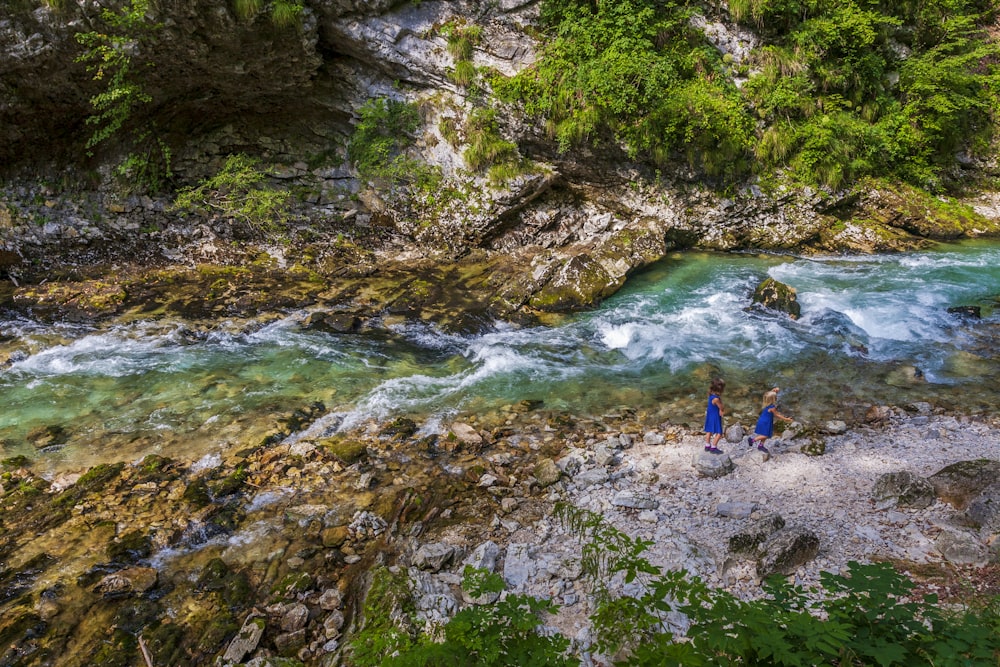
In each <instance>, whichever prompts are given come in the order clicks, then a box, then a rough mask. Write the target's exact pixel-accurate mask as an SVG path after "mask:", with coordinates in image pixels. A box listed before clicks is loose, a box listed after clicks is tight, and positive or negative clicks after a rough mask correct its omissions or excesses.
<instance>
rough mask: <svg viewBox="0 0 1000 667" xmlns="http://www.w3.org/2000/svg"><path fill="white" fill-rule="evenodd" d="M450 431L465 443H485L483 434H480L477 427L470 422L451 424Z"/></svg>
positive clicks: (472, 444)
mask: <svg viewBox="0 0 1000 667" xmlns="http://www.w3.org/2000/svg"><path fill="white" fill-rule="evenodd" d="M450 431H451V433H453V434H454V435H455V437H456V438H458V441H459V442H461V443H462V444H463V445H471V446H476V445H481V444H483V436H481V435H479V433H478V432H477V431H476V429H474V428H472V427H471V426H469V425H468V424H463V423H461V422H455V423H454V424H452V425H451V429H450Z"/></svg>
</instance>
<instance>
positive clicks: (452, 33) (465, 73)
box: [441, 24, 483, 86]
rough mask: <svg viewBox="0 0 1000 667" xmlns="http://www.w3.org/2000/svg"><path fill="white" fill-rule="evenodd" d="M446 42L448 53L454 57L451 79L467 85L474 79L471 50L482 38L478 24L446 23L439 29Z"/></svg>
mask: <svg viewBox="0 0 1000 667" xmlns="http://www.w3.org/2000/svg"><path fill="white" fill-rule="evenodd" d="M441 33H442V34H443V35H444V37H445V39H446V40H447V42H448V53H449V54H451V57H452V58H454V59H455V67H454V69H453V70H452V71H451V73H450V75H449V76H450V77H451V80H452V81H454V82H455V83H457V84H458V85H460V86H469V85H471V84H472V83H473V82H474V81H475V80H476V67H475V65H473V64H472V51H473V49H474V48H475V47H476V45H477V44H479V42H480V40H482V38H483V29H482V28H481V27H480V26H477V25H473V26H467V27H465V26H459V25H456V24H447V25H445V26H444V27H443V28H442V29H441Z"/></svg>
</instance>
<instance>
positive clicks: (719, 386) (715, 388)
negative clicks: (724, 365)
mask: <svg viewBox="0 0 1000 667" xmlns="http://www.w3.org/2000/svg"><path fill="white" fill-rule="evenodd" d="M725 388H726V381H725V380H723V379H722V378H715V379H714V380H712V384H711V386H709V388H708V390H709V391H710V392H712V393H713V394H721V393H722V390H723V389H725Z"/></svg>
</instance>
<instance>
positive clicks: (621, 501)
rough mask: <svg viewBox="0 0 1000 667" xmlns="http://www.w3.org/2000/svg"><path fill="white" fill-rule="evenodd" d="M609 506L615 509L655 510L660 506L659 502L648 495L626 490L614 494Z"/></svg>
mask: <svg viewBox="0 0 1000 667" xmlns="http://www.w3.org/2000/svg"><path fill="white" fill-rule="evenodd" d="M611 504H612V505H614V506H615V507H627V508H629V509H637V510H655V509H656V508H657V507H659V506H660V501H659V500H657V499H656V498H654V497H653V496H651V495H650V494H648V493H642V492H641V491H631V490H628V489H626V490H624V491H619V492H618V493H617V494H615V497H614V498H612V499H611Z"/></svg>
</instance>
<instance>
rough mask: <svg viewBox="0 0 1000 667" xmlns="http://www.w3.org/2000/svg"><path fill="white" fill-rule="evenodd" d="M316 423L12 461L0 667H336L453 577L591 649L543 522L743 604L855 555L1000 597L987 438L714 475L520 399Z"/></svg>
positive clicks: (894, 438) (968, 433) (427, 605)
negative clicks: (364, 425)
mask: <svg viewBox="0 0 1000 667" xmlns="http://www.w3.org/2000/svg"><path fill="white" fill-rule="evenodd" d="M319 413H320V411H319V410H318V408H317V409H312V410H310V409H305V410H303V411H301V412H300V413H299V414H297V415H288V416H286V417H285V418H283V419H282V420H281V421H279V422H278V423H277V425H276V427H275V429H274V431H273V433H271V434H269V435H268V436H267V437H265V438H264V440H263V441H261V442H259V443H256V444H250V443H248V446H247V447H246V448H245V449H241V450H238V451H230V452H225V453H222V454H220V455H217V456H211V457H206V458H205V459H203V460H201V461H197V462H178V461H171V460H169V459H166V458H162V457H158V456H148V457H146V458H145V459H143V460H142V461H137V462H133V463H120V464H115V465H107V466H99V467H98V468H94V469H92V470H90V471H88V472H87V473H86V474H84V475H83V476H76V475H69V476H61V477H59V478H56V479H51V480H47V479H43V478H41V477H39V476H37V475H35V474H33V473H32V472H31V462H30V461H27V460H8V461H6V462H4V466H5V471H6V472H5V473H4V475H3V496H2V503H3V514H2V515H0V517H2V520H3V532H2V533H0V559H2V561H0V562H3V563H4V569H3V571H2V572H0V591H2V596H0V603H2V606H3V614H2V617H3V621H2V622H0V639H2V640H3V644H2V645H3V646H4V647H5V648H4V651H5V652H4V654H3V656H2V662H3V664H9V665H41V664H47V665H48V664H53V665H83V664H94V663H93V662H92V660H93V656H94V655H98V656H99V657H101V661H100V664H108V665H111V664H122V665H127V664H136V662H137V661H138V660H139V659H140V658H139V656H140V655H142V654H147V655H149V656H150V659H151V664H157V665H159V664H171V665H200V664H216V662H218V663H219V664H250V665H255V666H258V667H260V666H262V665H279V664H280V665H289V664H304V665H336V664H349V663H345V662H344V651H345V650H349V649H348V648H347V647H349V645H350V639H351V637H352V636H353V635H354V634H355V633H356V632H358V631H359V630H360V629H362V628H363V627H364V625H365V623H366V621H365V619H364V618H363V617H362V614H361V609H362V606H363V601H364V600H365V598H366V596H367V595H370V594H371V592H370V590H369V587H370V586H371V584H372V578H373V576H374V577H376V578H377V577H378V576H379V575H378V573H379V572H389V573H391V575H392V577H394V578H395V579H396V580H399V581H403V582H406V583H405V584H404V586H405V587H404V589H403V590H406V591H408V595H409V596H411V597H412V604H413V605H414V607H415V610H416V612H417V616H416V618H417V619H419V620H420V621H421V622H425V623H430V624H434V623H441V622H443V621H445V620H446V619H447V618H448V617H449V616H450V615H451V614H453V613H454V612H455V611H456V610H457V609H459V608H460V607H462V606H464V605H466V604H468V603H469V600H467V599H465V598H463V594H462V592H461V590H460V587H459V584H460V581H461V572H462V570H463V567H464V565H465V564H468V563H473V564H475V565H477V566H480V567H485V568H487V569H492V570H494V571H496V572H497V573H500V574H502V576H503V578H504V581H505V584H506V587H507V590H508V592H519V593H527V594H530V595H534V596H538V597H541V598H545V599H551V600H553V601H554V602H555V603H557V604H558V605H559V606H560V610H559V612H558V614H557V615H556V616H554V617H552V618H550V619H547V621H546V622H547V623H548V624H549V625H551V626H552V627H553V628H556V629H558V630H559V631H561V632H563V633H564V634H566V635H567V636H569V637H571V638H572V639H574V641H575V642H577V646H578V648H579V650H581V651H582V652H585V651H586V648H587V646H588V645H589V643H590V642H591V640H592V639H593V638H592V637H591V635H590V624H589V621H588V616H589V614H590V613H591V612H592V611H593V605H594V601H593V598H592V597H591V595H592V592H593V591H592V590H591V589H590V587H589V585H588V583H587V580H586V577H584V576H582V572H581V565H580V553H581V546H582V541H583V537H582V536H581V535H579V534H576V533H574V531H573V530H572V529H571V528H570V527H569V526H568V525H567V524H566V523H565V522H563V521H560V520H559V519H558V518H557V517H556V515H555V514H554V507H555V506H556V504H557V503H559V504H562V505H564V506H569V507H574V508H578V509H580V510H586V511H590V512H594V513H596V514H598V515H600V516H602V517H603V518H604V520H605V521H606V522H607V523H608V524H609V525H611V526H613V527H615V528H616V529H618V530H620V531H622V532H624V533H625V534H628V535H630V536H632V537H641V538H643V539H648V540H651V542H652V545H651V547H650V548H649V550H648V551H647V552H646V554H645V556H646V557H647V558H648V559H649V561H650V562H651V563H653V564H655V565H657V566H660V567H663V568H671V569H674V568H684V569H686V570H688V571H689V572H690V573H692V574H694V575H697V576H699V577H701V578H703V579H704V580H705V581H707V582H708V583H709V584H710V585H712V586H714V587H724V588H726V589H728V590H730V591H732V592H734V593H735V594H736V595H738V596H740V597H743V598H751V597H754V596H757V595H760V592H761V589H760V586H759V579H760V577H761V576H762V575H766V574H768V573H769V572H773V571H779V572H784V573H786V574H788V575H789V576H791V577H793V578H794V580H795V581H796V582H797V583H801V584H803V585H806V586H810V585H814V584H816V583H817V581H818V576H819V573H820V572H821V571H824V570H825V571H833V572H838V571H841V570H842V569H843V568H845V567H846V565H847V563H848V562H850V561H862V562H867V561H872V560H888V561H890V562H893V563H895V564H896V565H897V567H899V568H901V569H903V570H904V571H909V572H910V573H911V574H912V575H913V576H915V577H916V578H917V580H918V581H919V582H921V585H923V586H927V587H929V588H928V590H934V587H937V590H938V592H940V593H942V596H943V597H944V598H945V599H951V600H952V601H956V600H957V601H961V600H962V599H963V596H968V595H970V594H995V593H996V592H997V589H996V586H995V583H996V577H995V576H993V574H991V573H994V574H995V569H996V565H995V562H996V559H997V555H996V549H995V545H996V541H995V537H996V533H997V531H998V528H1000V522H998V521H997V517H996V516H995V514H992V513H990V508H991V507H993V506H995V503H992V502H991V499H992V498H994V497H995V494H996V484H995V479H996V467H1000V437H998V436H1000V423H997V421H996V419H995V418H982V417H977V418H975V419H973V418H968V417H963V416H960V415H951V414H943V413H940V412H939V411H935V410H934V409H933V408H932V407H931V406H930V405H929V404H926V403H917V404H914V405H908V406H904V407H899V408H896V407H887V406H873V407H872V409H871V410H869V413H868V416H867V417H866V419H865V420H864V422H859V423H857V424H851V425H846V424H844V423H842V422H830V423H826V424H822V425H819V426H818V427H811V428H803V429H796V428H792V429H789V430H788V431H786V432H785V433H784V435H783V436H782V437H780V438H779V439H776V440H775V441H774V442H773V443H772V446H771V455H770V456H764V455H763V454H762V453H760V452H758V451H757V450H751V451H747V450H746V448H745V447H744V446H743V445H742V444H741V443H740V436H741V435H742V433H741V428H742V427H740V426H731V427H730V432H729V434H728V435H729V439H730V440H731V441H729V442H727V443H726V444H725V448H724V449H725V452H726V453H725V454H723V455H713V454H708V453H705V452H704V451H703V448H702V443H703V437H702V436H701V435H700V434H698V433H695V432H692V431H690V430H689V429H688V428H687V427H686V426H680V425H674V424H671V423H670V422H669V421H668V420H666V419H665V418H664V415H651V414H636V413H635V412H634V411H629V410H625V411H623V412H622V413H620V414H614V415H605V416H603V417H600V418H595V419H583V418H576V417H574V416H570V415H566V414H559V413H552V412H548V411H545V410H542V409H541V407H540V406H538V405H533V404H528V403H525V404H521V405H512V406H510V407H509V409H508V410H507V411H504V412H502V413H499V414H497V415H495V416H494V417H493V418H490V419H487V418H483V419H480V420H479V421H474V420H468V423H466V422H455V423H452V424H449V425H446V426H445V427H444V428H443V429H442V430H441V432H440V433H439V434H438V435H426V434H422V433H421V432H419V431H418V430H417V426H418V425H417V424H414V423H413V422H410V421H408V420H405V419H400V420H397V421H396V422H393V423H392V424H389V425H385V426H383V427H381V428H380V429H376V428H375V427H372V428H370V429H362V430H359V431H356V432H354V433H352V434H350V435H337V436H334V437H318V436H314V435H309V429H308V425H309V424H310V422H311V420H312V419H314V418H315V416H316V415H317V414H319ZM974 460H975V461H978V462H977V463H974V464H962V465H960V466H958V467H957V468H956V467H953V468H952V469H951V472H950V473H942V472H941V471H942V469H945V468H947V467H948V466H954V464H957V463H961V462H967V461H974ZM984 460H985V461H984ZM975 471H978V472H979V475H978V476H977V475H976V474H974V472H975ZM720 473H725V474H720ZM898 473H908V474H906V475H899V474H898ZM956 489H957V490H958V491H961V492H962V494H961V495H960V494H959V493H958V492H957V491H956ZM990 494H993V495H990ZM984 499H985V500H984ZM977 503H978V504H977ZM775 515H779V516H780V519H776V518H775ZM782 536H791V537H792V539H790V540H786V541H785V542H784V544H792V545H793V546H795V548H794V549H791V550H789V551H782V549H783V547H782V546H781V544H783V542H782V539H780V538H781V537H782ZM956 590H957V591H960V593H959V594H958V596H957V597H956V595H955V592H956ZM369 622H370V619H369ZM588 655H589V654H588ZM279 658H280V660H279ZM281 660H286V662H282V661H281ZM588 660H592V661H593V664H601V661H600V659H599V658H593V657H588ZM287 661H291V662H287Z"/></svg>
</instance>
